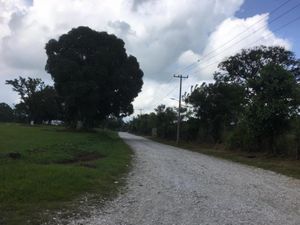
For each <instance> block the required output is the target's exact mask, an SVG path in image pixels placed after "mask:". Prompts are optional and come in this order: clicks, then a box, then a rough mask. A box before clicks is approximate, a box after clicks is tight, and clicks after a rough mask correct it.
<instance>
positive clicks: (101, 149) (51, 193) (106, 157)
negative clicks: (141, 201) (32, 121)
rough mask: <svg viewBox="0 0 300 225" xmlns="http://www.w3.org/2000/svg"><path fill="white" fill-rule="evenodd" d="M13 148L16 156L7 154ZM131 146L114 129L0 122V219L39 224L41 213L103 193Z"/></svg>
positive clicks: (109, 190)
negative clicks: (69, 128) (86, 129)
mask: <svg viewBox="0 0 300 225" xmlns="http://www.w3.org/2000/svg"><path fill="white" fill-rule="evenodd" d="M11 152H18V153H20V154H21V158H20V159H12V158H10V157H8V156H7V154H8V153H11ZM130 159H131V150H130V149H129V147H128V146H127V145H126V144H125V143H124V142H123V141H122V140H121V139H120V138H119V137H118V135H117V134H116V133H114V132H109V131H98V132H94V133H83V132H70V131H65V130H64V129H63V128H58V127H49V126H39V127H29V126H24V125H19V124H8V123H7V124H3V123H2V124H0V224H8V225H15V224H41V221H45V220H47V218H43V216H42V215H43V212H44V211H45V210H46V209H50V210H54V209H59V208H63V207H66V206H67V205H69V203H70V202H72V201H74V199H78V198H80V196H82V195H84V194H86V193H92V194H95V195H97V196H100V197H108V196H111V195H112V194H113V193H116V191H117V190H118V185H119V184H120V182H118V184H117V182H115V181H116V180H119V179H120V178H121V177H122V175H123V174H124V173H126V172H127V171H128V168H129V166H128V165H129V164H130Z"/></svg>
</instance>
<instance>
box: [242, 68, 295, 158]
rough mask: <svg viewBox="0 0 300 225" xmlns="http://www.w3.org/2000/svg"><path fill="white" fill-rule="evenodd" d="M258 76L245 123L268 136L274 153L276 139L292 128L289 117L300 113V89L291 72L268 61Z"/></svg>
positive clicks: (255, 132) (261, 137)
mask: <svg viewBox="0 0 300 225" xmlns="http://www.w3.org/2000/svg"><path fill="white" fill-rule="evenodd" d="M259 75H260V76H259V78H258V79H256V80H255V84H252V86H253V95H252V98H251V101H250V102H248V104H247V106H246V113H245V123H246V124H247V126H248V127H249V128H250V132H251V134H252V135H254V136H255V137H257V138H258V140H261V139H263V140H266V141H267V142H268V148H269V151H270V152H271V153H273V154H274V153H275V154H276V153H277V152H276V151H275V150H276V149H275V148H274V143H275V140H276V139H277V137H278V136H279V135H281V134H283V133H284V132H285V131H287V129H288V128H289V122H290V119H291V118H292V117H293V116H297V115H298V113H299V112H298V109H299V100H300V89H299V85H298V84H297V83H296V80H295V77H294V76H293V74H292V73H290V72H288V71H287V70H285V69H283V68H282V67H281V66H279V65H275V64H269V65H267V66H265V67H264V68H263V69H262V70H261V71H260V72H259Z"/></svg>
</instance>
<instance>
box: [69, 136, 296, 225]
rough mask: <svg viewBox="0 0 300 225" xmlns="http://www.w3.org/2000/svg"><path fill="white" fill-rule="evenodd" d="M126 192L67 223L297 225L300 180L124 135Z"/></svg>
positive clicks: (122, 224) (103, 224) (101, 224)
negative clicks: (128, 157)
mask: <svg viewBox="0 0 300 225" xmlns="http://www.w3.org/2000/svg"><path fill="white" fill-rule="evenodd" d="M120 136H121V137H122V138H123V139H124V140H125V141H126V142H127V143H128V144H129V145H130V146H131V147H132V149H133V150H134V152H135V158H134V162H133V169H132V171H131V173H130V174H129V176H128V185H127V188H126V192H125V193H124V194H122V195H120V196H119V197H117V198H116V199H115V200H113V201H112V202H108V203H107V204H106V205H105V206H104V207H102V208H100V209H97V210H95V211H94V212H92V216H91V217H90V218H87V219H82V220H74V221H72V222H71V223H70V224H90V225H94V224H95V225H96V224H99V225H150V224H153V225H162V224H163V225H175V224H176V225H177V224H178V225H200V224H207V225H208V224H209V225H212V224H218V225H226V224H228V225H229V224H247V225H248V224H253V225H254V224H255V225H259V224H264V225H265V224H270V225H271V224H272V225H277V224H278V225H289V224H293V225H299V224H300V181H299V180H296V179H292V178H288V177H286V176H282V175H278V174H276V173H273V172H270V171H265V170H261V169H257V168H253V167H248V166H244V165H240V164H237V163H233V162H228V161H225V160H220V159H217V158H213V157H209V156H205V155H202V154H199V153H195V152H190V151H186V150H183V149H179V148H175V147H171V146H167V145H163V144H159V143H156V142H153V141H150V140H147V139H145V138H142V137H137V136H134V135H131V134H127V133H120Z"/></svg>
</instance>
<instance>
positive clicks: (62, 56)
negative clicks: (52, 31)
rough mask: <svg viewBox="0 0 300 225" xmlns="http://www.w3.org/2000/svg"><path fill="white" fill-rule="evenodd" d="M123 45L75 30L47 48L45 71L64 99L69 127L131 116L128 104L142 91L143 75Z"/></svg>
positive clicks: (103, 34) (87, 30) (84, 29)
mask: <svg viewBox="0 0 300 225" xmlns="http://www.w3.org/2000/svg"><path fill="white" fill-rule="evenodd" d="M124 45H125V44H124V42H123V40H121V39H119V38H117V37H116V36H115V35H111V34H107V33H106V32H97V31H94V30H92V29H90V28H88V27H78V28H74V29H72V30H71V31H70V32H68V33H67V34H64V35H62V36H60V37H59V39H58V40H54V39H52V40H50V41H49V42H48V43H47V44H46V53H47V56H48V60H47V64H46V71H47V72H48V73H50V74H51V76H52V78H53V80H54V86H55V89H56V90H57V92H58V94H59V95H60V96H61V97H62V98H63V101H64V106H65V110H66V111H65V113H66V116H67V120H68V121H69V122H70V124H73V125H74V123H76V121H82V122H83V124H84V126H93V125H94V123H95V121H97V120H101V119H104V118H105V117H106V116H108V115H114V116H117V117H119V116H127V115H130V114H131V113H133V106H132V104H131V102H132V101H133V100H134V98H135V97H136V96H137V95H138V93H139V92H140V91H141V88H142V85H143V81H142V77H143V72H142V70H141V69H140V67H139V63H138V62H137V59H136V58H135V57H134V56H131V55H130V56H128V55H127V53H126V50H125V47H124Z"/></svg>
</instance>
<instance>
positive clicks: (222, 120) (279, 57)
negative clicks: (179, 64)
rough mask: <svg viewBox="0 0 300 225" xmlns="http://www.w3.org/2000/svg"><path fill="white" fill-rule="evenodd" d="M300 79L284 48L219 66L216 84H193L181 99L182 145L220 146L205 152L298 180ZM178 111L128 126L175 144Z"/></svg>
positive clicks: (244, 54) (248, 53)
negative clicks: (250, 157)
mask: <svg viewBox="0 0 300 225" xmlns="http://www.w3.org/2000/svg"><path fill="white" fill-rule="evenodd" d="M299 80H300V61H299V60H298V59H296V58H295V55H294V53H293V52H290V51H287V50H286V49H284V48H283V47H277V46H275V47H265V46H259V47H255V48H252V49H244V50H242V51H241V52H240V53H238V54H236V55H234V56H231V57H228V58H227V59H225V60H224V61H223V62H221V63H220V64H219V66H218V70H217V71H216V72H215V73H214V82H212V83H208V84H207V83H202V84H195V85H193V86H192V87H191V91H190V92H186V93H185V94H184V95H183V96H182V98H183V100H184V102H185V105H184V107H183V108H182V112H181V114H182V117H181V118H180V120H181V136H180V140H181V143H182V144H184V143H189V144H188V145H187V146H192V147H191V148H192V149H194V148H197V149H199V150H200V149H202V148H199V146H203V145H204V146H218V148H214V147H213V148H210V149H209V150H208V149H206V150H205V151H204V149H202V150H201V151H202V152H204V153H207V154H212V155H218V156H221V157H223V158H228V159H232V160H234V161H240V162H245V163H247V164H251V165H258V166H259V167H263V168H267V169H272V170H274V171H277V172H282V173H284V174H288V175H289V174H290V175H293V176H295V177H299V168H300V163H299V161H296V160H298V159H299V158H300V141H299V140H300V125H299V124H300V112H299V109H300V86H299ZM177 112H178V109H177V108H172V107H167V106H165V105H159V106H158V107H157V108H156V109H155V111H154V112H152V113H148V114H143V115H138V116H137V117H135V118H134V119H133V120H132V121H131V122H129V123H128V124H127V127H128V130H130V131H131V132H133V133H137V134H141V135H146V136H151V135H154V136H156V137H158V138H159V139H160V140H164V141H171V143H172V141H174V140H175V139H176V128H177V121H178V118H177ZM153 128H154V129H153ZM184 145H185V144H184ZM217 149H222V151H219V150H217ZM240 154H242V155H245V156H252V159H251V160H250V159H245V160H244V158H245V157H242V158H241V157H239V156H240ZM288 159H291V160H288ZM286 160H287V161H286ZM281 162H282V163H281ZM276 164H277V165H278V166H276ZM283 164H284V165H287V167H289V168H290V169H287V170H286V171H288V172H285V166H282V165H283ZM289 164H290V166H288V165H289ZM281 166H282V169H280V168H279V167H281Z"/></svg>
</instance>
